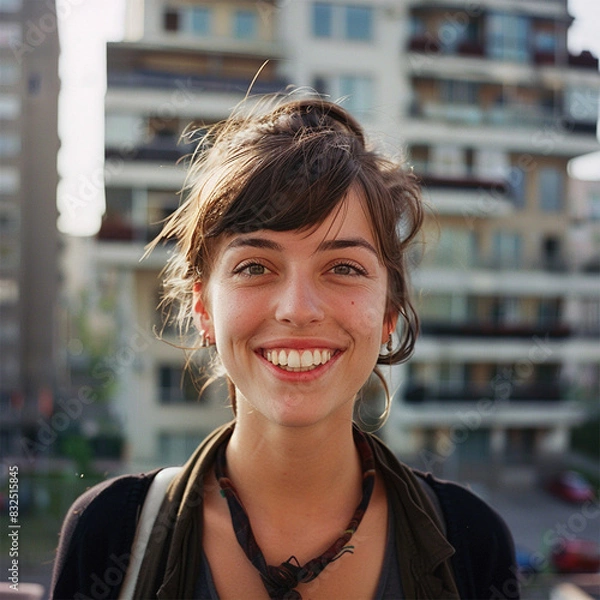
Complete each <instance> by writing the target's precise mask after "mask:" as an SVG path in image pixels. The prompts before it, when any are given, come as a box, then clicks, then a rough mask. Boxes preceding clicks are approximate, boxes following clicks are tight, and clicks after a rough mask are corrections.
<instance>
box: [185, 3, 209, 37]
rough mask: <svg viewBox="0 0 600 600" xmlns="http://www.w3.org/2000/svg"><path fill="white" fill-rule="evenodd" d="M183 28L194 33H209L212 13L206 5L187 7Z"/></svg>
mask: <svg viewBox="0 0 600 600" xmlns="http://www.w3.org/2000/svg"><path fill="white" fill-rule="evenodd" d="M184 14H185V17H184V20H183V28H184V30H185V31H189V32H190V33H193V34H195V35H209V34H210V32H211V25H212V13H211V10H210V8H208V7H206V6H195V7H192V8H189V9H188V10H187V11H186V12H185V13H184Z"/></svg>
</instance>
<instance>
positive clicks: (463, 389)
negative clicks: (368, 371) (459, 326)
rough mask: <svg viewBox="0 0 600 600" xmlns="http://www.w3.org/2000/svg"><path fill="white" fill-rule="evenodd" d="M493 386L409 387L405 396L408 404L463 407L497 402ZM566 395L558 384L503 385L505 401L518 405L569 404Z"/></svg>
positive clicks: (417, 385) (415, 385) (504, 383)
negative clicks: (563, 402)
mask: <svg viewBox="0 0 600 600" xmlns="http://www.w3.org/2000/svg"><path fill="white" fill-rule="evenodd" d="M497 396H498V393H497V390H495V389H494V385H493V384H492V383H490V384H489V385H475V384H465V385H462V386H460V385H457V386H444V387H442V386H433V385H430V386H427V385H422V384H417V383H412V384H409V385H408V386H407V387H406V390H405V392H404V401H405V402H406V403H407V404H422V403H424V402H439V403H463V402H471V403H474V402H479V401H480V400H483V399H489V400H493V399H498V398H497ZM567 399H568V398H567V393H566V391H565V390H564V388H563V386H562V385H561V384H560V383H559V382H545V381H544V382H542V381H539V382H534V383H527V384H520V383H516V382H514V383H513V382H511V381H509V380H507V381H504V380H503V381H502V400H508V401H510V402H515V403H525V402H561V401H565V400H567Z"/></svg>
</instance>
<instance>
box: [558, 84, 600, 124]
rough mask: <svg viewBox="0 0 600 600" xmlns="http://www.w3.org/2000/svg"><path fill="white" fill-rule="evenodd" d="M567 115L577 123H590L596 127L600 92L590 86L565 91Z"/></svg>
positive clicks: (575, 87) (569, 88)
mask: <svg viewBox="0 0 600 600" xmlns="http://www.w3.org/2000/svg"><path fill="white" fill-rule="evenodd" d="M564 102H565V112H566V115H567V116H568V117H569V118H571V119H573V121H576V122H577V123H590V124H592V125H593V126H594V127H593V129H594V131H595V125H596V119H597V118H598V109H599V108H600V107H599V98H598V90H597V89H596V88H592V87H589V86H572V87H568V88H567V89H566V90H565V99H564Z"/></svg>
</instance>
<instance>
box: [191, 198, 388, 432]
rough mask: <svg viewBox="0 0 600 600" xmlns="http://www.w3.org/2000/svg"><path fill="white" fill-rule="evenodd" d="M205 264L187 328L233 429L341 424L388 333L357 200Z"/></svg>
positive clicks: (242, 243) (225, 244) (246, 237)
mask: <svg viewBox="0 0 600 600" xmlns="http://www.w3.org/2000/svg"><path fill="white" fill-rule="evenodd" d="M213 264H214V265H215V266H214V268H213V271H212V273H211V275H210V278H209V280H208V282H207V283H205V284H204V286H203V285H202V284H197V285H196V286H195V288H194V311H195V323H196V326H197V327H198V329H200V330H204V331H205V332H206V333H207V334H208V335H209V336H210V339H211V341H215V342H216V346H217V350H218V352H219V355H220V357H221V360H222V362H223V365H224V367H225V369H226V371H227V373H228V375H229V377H230V378H231V380H232V381H233V383H234V384H235V386H236V390H237V391H236V393H237V396H236V403H237V414H238V419H240V418H254V419H266V420H268V421H270V422H272V423H278V424H280V425H286V426H307V425H311V424H315V423H318V422H321V421H323V420H327V419H330V418H335V417H342V418H345V419H347V420H350V419H351V418H352V407H353V401H354V398H355V395H356V393H357V392H358V390H359V389H360V387H361V386H362V385H363V383H364V382H365V381H366V379H367V378H368V376H369V375H370V373H371V372H372V370H373V368H374V366H375V363H376V361H377V356H378V354H379V351H380V346H381V344H382V343H385V341H387V339H388V335H389V333H390V331H392V330H393V329H394V327H395V325H396V316H390V315H387V314H386V306H387V301H386V300H387V272H386V269H385V267H384V266H383V264H382V263H381V262H380V260H379V256H378V254H377V251H376V242H375V240H374V238H373V234H372V232H371V226H370V221H369V218H368V216H367V214H366V212H365V209H364V208H363V203H362V202H361V199H360V195H359V194H358V193H357V192H356V191H351V192H350V193H349V194H348V196H347V198H346V200H345V201H344V203H343V205H342V207H341V210H340V211H334V214H332V215H330V216H329V217H328V218H327V219H326V220H325V221H324V222H323V223H322V224H321V225H319V226H318V227H316V228H315V229H314V230H310V231H309V232H298V231H284V232H276V231H271V230H260V231H257V232H253V233H243V234H236V235H231V236H229V237H227V238H225V239H224V240H223V241H222V242H221V244H220V246H219V247H218V255H217V260H216V261H215V262H214V263H213Z"/></svg>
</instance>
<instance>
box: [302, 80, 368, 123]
mask: <svg viewBox="0 0 600 600" xmlns="http://www.w3.org/2000/svg"><path fill="white" fill-rule="evenodd" d="M313 87H314V89H315V90H316V91H317V92H318V93H320V94H324V95H327V96H330V97H332V98H334V99H335V100H342V101H343V105H344V108H346V109H347V110H349V111H350V112H351V113H353V114H354V115H356V116H358V117H360V118H362V119H368V118H369V112H370V111H371V110H372V109H373V105H374V84H373V78H372V77H369V76H365V75H339V76H334V77H326V76H323V75H317V76H315V77H314V79H313Z"/></svg>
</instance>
